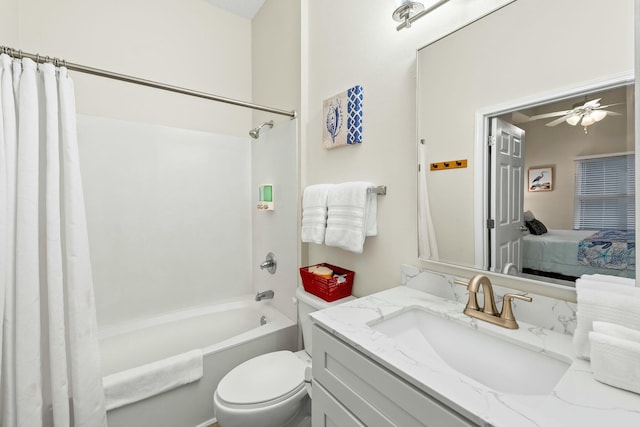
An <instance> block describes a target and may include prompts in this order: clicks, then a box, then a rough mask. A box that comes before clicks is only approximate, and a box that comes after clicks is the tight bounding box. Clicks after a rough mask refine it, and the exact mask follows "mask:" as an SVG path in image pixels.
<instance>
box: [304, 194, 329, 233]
mask: <svg viewBox="0 0 640 427" xmlns="http://www.w3.org/2000/svg"><path fill="white" fill-rule="evenodd" d="M331 187H332V184H317V185H310V186H308V187H306V188H305V189H304V192H303V193H302V227H301V230H300V235H301V240H302V241H303V242H310V243H317V244H322V243H324V235H325V231H326V229H327V194H328V192H329V188H331Z"/></svg>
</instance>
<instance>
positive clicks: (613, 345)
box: [589, 321, 640, 393]
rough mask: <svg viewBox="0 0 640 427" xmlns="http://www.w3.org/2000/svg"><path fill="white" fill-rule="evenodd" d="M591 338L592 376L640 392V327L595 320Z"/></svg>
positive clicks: (590, 334)
mask: <svg viewBox="0 0 640 427" xmlns="http://www.w3.org/2000/svg"><path fill="white" fill-rule="evenodd" d="M589 340H590V341H591V369H592V371H593V377H594V378H595V379H596V380H598V381H600V382H602V383H604V384H608V385H611V386H614V387H618V388H622V389H625V390H629V391H632V392H634V393H640V330H635V329H630V328H627V327H624V326H620V325H616V324H612V323H607V322H598V321H596V322H593V331H592V332H590V333H589Z"/></svg>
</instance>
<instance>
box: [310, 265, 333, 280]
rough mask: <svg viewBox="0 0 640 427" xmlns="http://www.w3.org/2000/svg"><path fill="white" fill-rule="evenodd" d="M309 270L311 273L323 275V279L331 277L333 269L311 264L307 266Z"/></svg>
mask: <svg viewBox="0 0 640 427" xmlns="http://www.w3.org/2000/svg"><path fill="white" fill-rule="evenodd" d="M309 271H310V272H311V273H313V274H317V275H318V276H321V277H324V278H325V279H331V277H332V276H333V270H331V269H330V268H329V267H325V266H323V265H322V266H321V265H314V266H311V267H309Z"/></svg>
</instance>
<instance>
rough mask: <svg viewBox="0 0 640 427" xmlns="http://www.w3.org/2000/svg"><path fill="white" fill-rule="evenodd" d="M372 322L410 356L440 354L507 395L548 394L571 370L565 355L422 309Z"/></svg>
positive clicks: (426, 358)
mask: <svg viewBox="0 0 640 427" xmlns="http://www.w3.org/2000/svg"><path fill="white" fill-rule="evenodd" d="M479 322H480V321H479ZM369 326H370V327H371V328H373V329H375V330H377V331H379V332H381V333H383V334H384V335H386V336H388V337H390V338H392V339H394V340H395V341H396V343H397V344H398V346H399V348H400V349H401V351H403V352H404V353H405V354H406V355H407V356H409V357H411V358H412V359H414V360H417V361H425V362H428V361H429V360H433V358H434V357H437V358H439V359H441V360H442V361H443V362H445V363H446V364H447V365H448V366H449V367H451V368H452V369H454V370H455V371H457V372H458V373H460V374H462V375H464V376H466V377H468V378H472V379H474V380H475V381H477V382H479V383H481V384H483V385H485V386H486V387H489V388H491V389H493V390H495V391H499V392H503V393H512V394H529V395H531V394H535V395H539V394H549V393H550V392H551V391H552V390H553V388H554V387H555V385H556V384H557V383H558V381H559V380H560V378H562V376H563V374H564V373H565V372H566V370H567V369H568V368H569V361H568V360H562V358H561V356H557V357H554V355H550V354H547V353H543V352H542V349H536V348H534V347H532V348H527V347H525V346H524V345H525V344H520V343H516V342H512V341H510V340H509V338H507V337H499V336H494V335H491V334H489V333H486V332H484V331H480V330H476V329H474V328H472V327H471V326H469V325H467V324H462V323H459V322H457V321H455V320H450V319H445V318H443V317H440V316H439V315H438V314H435V313H431V312H429V311H427V310H424V309H422V308H417V307H414V308H409V309H408V310H405V311H402V312H400V313H398V314H397V315H394V316H391V317H389V318H386V319H383V320H380V321H376V322H373V323H371V324H370V325H369Z"/></svg>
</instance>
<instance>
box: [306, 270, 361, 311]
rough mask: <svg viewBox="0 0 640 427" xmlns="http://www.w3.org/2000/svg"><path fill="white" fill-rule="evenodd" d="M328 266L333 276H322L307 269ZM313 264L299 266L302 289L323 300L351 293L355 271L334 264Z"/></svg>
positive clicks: (333, 299) (334, 298)
mask: <svg viewBox="0 0 640 427" xmlns="http://www.w3.org/2000/svg"><path fill="white" fill-rule="evenodd" d="M315 266H318V267H328V268H330V269H331V270H333V277H331V278H324V277H322V276H319V275H317V274H313V273H311V272H310V271H309V267H315ZM315 266H313V265H310V266H308V267H301V268H300V277H301V278H302V286H303V287H304V290H305V291H307V292H309V293H310V294H313V295H315V296H317V297H320V298H322V299H323V300H325V301H329V302H331V301H335V300H338V299H340V298H344V297H348V296H349V295H351V289H352V288H353V278H354V276H355V274H356V273H355V272H353V271H351V270H347V269H346V268H342V267H338V266H335V265H331V264H327V263H321V264H316V265H315Z"/></svg>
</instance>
